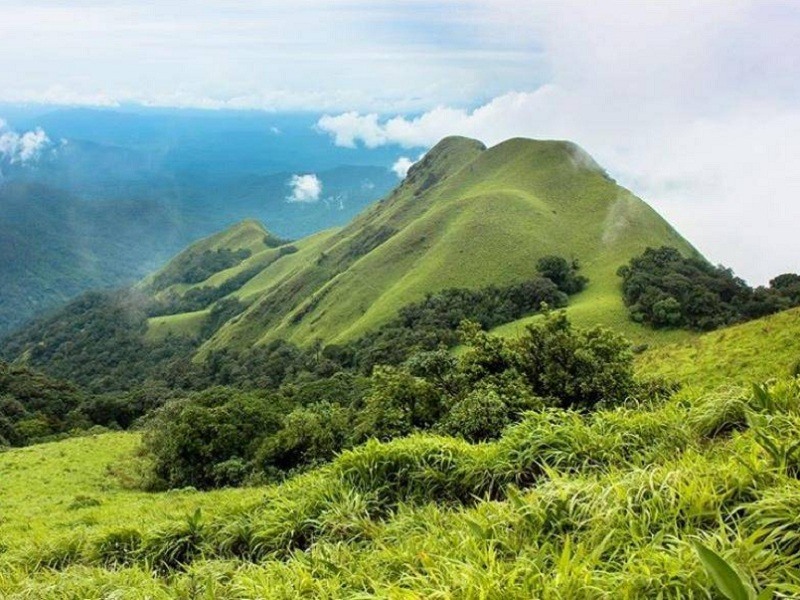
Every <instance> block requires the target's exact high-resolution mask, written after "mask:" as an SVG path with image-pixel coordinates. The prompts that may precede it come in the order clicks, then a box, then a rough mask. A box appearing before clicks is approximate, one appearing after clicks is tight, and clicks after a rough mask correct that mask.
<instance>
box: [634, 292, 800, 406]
mask: <svg viewBox="0 0 800 600" xmlns="http://www.w3.org/2000/svg"><path fill="white" fill-rule="evenodd" d="M637 363H638V368H639V370H640V371H641V372H643V373H647V374H648V375H652V376H660V377H666V378H668V379H673V380H677V381H681V382H682V383H684V384H686V385H690V386H694V387H696V388H698V389H702V390H711V389H714V388H717V387H719V386H721V385H741V384H746V383H748V382H752V381H765V380H767V379H769V378H771V377H786V376H788V375H790V374H794V371H795V368H796V367H797V366H798V365H800V309H797V308H795V309H791V310H787V311H784V312H781V313H777V314H775V315H771V316H768V317H764V318H763V319H758V320H755V321H750V322H748V323H744V324H742V325H737V326H734V327H727V328H725V329H720V330H718V331H714V332H711V333H707V334H704V335H702V336H697V337H695V338H693V339H690V340H686V341H683V342H679V343H674V344H669V345H666V346H664V347H660V348H653V349H651V350H649V351H647V352H645V353H644V354H642V355H641V356H639V357H638V358H637Z"/></svg>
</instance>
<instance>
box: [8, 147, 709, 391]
mask: <svg viewBox="0 0 800 600" xmlns="http://www.w3.org/2000/svg"><path fill="white" fill-rule="evenodd" d="M662 245H669V246H673V247H676V248H678V249H679V250H680V251H681V252H683V253H685V254H692V253H696V251H695V250H694V249H693V248H692V246H691V245H690V244H689V243H688V242H686V241H685V240H684V239H683V238H682V237H681V236H680V235H679V234H678V233H677V232H675V230H674V229H672V228H671V227H670V226H669V224H668V223H666V222H665V221H664V220H663V219H662V218H661V217H660V216H659V215H658V214H657V213H656V212H655V211H654V210H652V209H651V208H650V207H649V206H648V205H647V204H646V203H644V202H643V201H642V200H640V199H638V198H636V197H635V196H633V195H632V194H631V193H630V192H628V191H627V190H625V189H624V188H622V187H620V186H619V185H617V184H616V183H615V182H614V181H613V180H612V179H611V178H610V177H608V175H607V174H606V173H605V172H604V171H603V170H602V169H601V168H600V167H599V166H598V165H597V164H596V163H595V162H594V161H593V160H592V159H591V157H589V156H588V155H587V154H586V153H585V152H584V151H583V150H581V149H580V148H579V147H577V146H576V145H574V144H571V143H569V142H562V141H537V140H529V139H512V140H508V141H506V142H503V143H501V144H499V145H497V146H495V147H492V148H488V149H487V148H486V147H484V146H483V144H481V143H480V142H478V141H476V140H470V139H466V138H460V137H450V138H446V139H444V140H442V141H441V142H440V143H439V144H437V145H436V146H435V147H434V148H433V149H431V150H430V151H429V152H428V153H427V154H426V156H425V157H424V158H423V159H422V160H421V161H420V162H419V163H417V164H416V165H414V166H413V167H412V168H411V170H410V171H409V173H408V176H407V177H406V179H405V180H404V181H403V182H402V184H401V185H399V186H398V187H397V188H396V189H395V190H394V191H392V192H391V193H390V194H389V195H388V196H387V197H385V198H384V199H383V200H381V201H379V202H377V203H375V204H373V205H371V206H370V207H368V208H367V209H366V210H364V211H363V212H362V213H361V214H359V215H358V216H357V217H356V218H355V219H353V220H352V221H351V222H350V223H349V224H348V225H346V226H344V227H341V228H338V229H328V230H325V231H322V232H319V233H316V234H313V235H311V236H308V237H304V238H301V239H299V240H295V241H288V240H284V239H281V238H280V237H278V236H276V235H274V234H272V233H269V232H268V231H267V230H266V229H265V228H264V227H263V226H262V225H261V224H259V223H258V222H256V221H253V220H245V221H242V222H240V223H238V224H237V225H235V226H233V227H230V228H229V229H227V230H225V231H222V232H220V233H218V234H216V235H213V236H211V237H209V238H205V239H203V240H200V241H199V242H197V243H195V244H193V245H192V246H190V247H188V248H187V249H186V250H185V251H183V252H182V253H180V254H179V255H178V256H176V257H175V258H174V259H173V260H172V261H170V262H169V263H167V264H166V265H165V266H164V267H163V268H162V269H161V270H159V271H157V272H156V273H154V274H152V275H151V276H149V277H147V278H145V279H144V280H143V281H142V282H141V283H140V284H138V285H137V286H136V287H135V288H134V289H132V290H131V291H130V294H131V295H132V296H131V297H132V298H134V297H136V298H138V297H139V296H142V297H143V298H149V299H150V300H149V301H147V302H152V303H153V304H154V306H151V307H147V308H143V305H142V302H143V301H144V300H142V299H141V298H140V299H138V300H134V299H130V300H128V301H124V302H122V303H123V304H124V306H120V307H118V310H117V312H118V313H119V312H120V311H123V313H120V314H128V313H127V312H124V311H128V312H129V311H131V310H134V309H132V308H131V307H133V306H135V307H136V309H135V311H134V312H135V314H133V313H131V314H132V315H133V316H131V317H130V318H129V319H128V320H129V321H130V322H131V323H133V324H132V325H131V328H132V329H131V331H132V333H131V334H130V335H128V336H127V337H126V338H125V339H126V341H125V343H126V344H132V345H133V346H134V347H136V348H138V350H137V351H136V352H137V353H138V354H140V355H142V356H143V357H144V355H146V354H147V349H146V347H145V346H143V345H142V344H143V343H144V344H157V343H161V342H164V341H167V342H169V340H176V339H182V340H187V341H189V342H191V343H193V344H195V345H197V344H199V347H196V350H194V352H195V357H196V359H197V360H199V361H201V360H202V359H204V358H205V357H206V356H208V354H209V353H210V352H212V351H216V350H226V349H231V350H243V349H249V348H252V347H257V346H264V345H266V344H269V343H272V342H275V341H278V340H281V341H284V342H289V343H293V344H295V345H297V346H300V347H308V346H310V345H312V344H313V343H315V342H316V341H317V340H320V341H321V342H322V343H324V344H326V345H330V344H341V343H347V342H351V341H353V340H356V339H359V338H360V337H361V336H363V335H365V334H367V333H369V332H372V331H375V329H376V328H378V327H380V326H381V325H383V324H385V323H387V321H389V320H391V319H393V318H395V317H396V315H397V314H398V311H399V310H400V309H401V308H403V307H406V306H408V305H409V304H411V303H414V302H419V301H421V300H422V299H424V298H425V297H426V296H427V295H429V294H433V293H436V292H439V291H441V290H445V289H448V288H470V289H476V288H481V287H485V286H488V285H496V286H506V285H511V284H515V283H519V282H521V281H524V280H528V279H530V278H532V277H535V276H536V275H537V271H536V263H537V260H538V259H539V258H541V257H543V256H545V255H552V254H556V255H561V256H564V257H567V258H570V259H575V260H577V261H578V262H579V263H580V265H581V273H582V274H583V275H585V276H587V277H588V278H589V285H588V287H587V288H586V290H585V291H583V292H582V293H580V294H578V295H577V296H574V297H573V298H572V300H571V302H570V307H569V311H570V314H571V318H572V319H573V320H574V321H575V322H576V323H577V324H579V325H594V324H597V323H599V324H605V325H610V326H613V327H615V328H617V329H620V330H622V331H623V332H624V333H625V334H626V335H627V336H628V337H630V338H631V339H633V340H635V341H637V342H647V343H652V342H658V343H663V342H669V341H677V340H680V339H685V338H687V337H690V336H691V334H688V333H686V332H681V331H673V332H668V333H664V332H654V331H653V330H651V329H648V328H645V327H643V326H640V325H637V324H634V323H633V322H631V321H630V320H629V318H628V315H627V311H626V309H625V307H624V305H623V302H622V298H621V293H620V280H619V277H618V276H617V274H616V272H617V269H618V268H619V266H620V265H622V264H624V263H626V262H627V261H628V260H630V258H631V257H633V256H635V255H638V254H640V253H641V252H642V251H643V250H644V249H645V248H647V247H648V246H662ZM123 296H124V294H123V295H122V296H118V297H117V298H118V299H117V300H116V301H121V300H120V298H122V297H123ZM106 304H108V303H106ZM76 306H77V305H76ZM69 310H73V312H74V310H78V313H81V311H83V310H85V307H84V308H80V307H78V308H77V309H69V308H68V312H69ZM136 311H138V312H136ZM78 313H75V315H73V316H74V317H75V319H76V321H75V322H76V323H81V325H80V328H81V332H82V333H81V335H84V333H85V332H86V331H87V329H86V325H85V322H86V321H87V317H86V315H85V313H81V314H78ZM145 313H146V315H147V320H146V322H142V321H141V319H142V318H144V317H143V316H142V315H144V314H145ZM63 317H64V315H61V316H60V315H59V314H58V313H55V314H53V315H51V316H50V317H49V321H46V323H48V322H49V323H50V325H47V324H46V323H45V324H44V325H43V324H42V322H39V323H34V324H33V325H32V326H31V327H29V328H28V329H27V330H23V331H21V332H19V333H18V334H16V335H14V336H12V337H10V338H9V339H8V340H7V343H6V349H5V351H4V353H3V355H4V357H5V358H6V359H8V360H14V359H18V358H20V357H21V356H25V357H27V358H28V359H29V360H31V361H32V362H33V365H34V366H36V367H39V368H43V369H45V370H47V369H48V368H49V367H48V361H52V360H57V359H56V358H55V357H58V356H63V355H64V352H65V349H66V348H67V347H66V346H64V347H61V346H63V344H68V346H69V352H71V353H72V355H75V348H74V347H75V344H76V343H78V345H79V346H80V343H79V342H76V341H75V339H74V338H71V337H69V336H67V337H64V336H63V335H62V334H63V330H64V326H63V325H62V324H61V323H62V322H63V321H64V318H63ZM108 317H109V314H106V315H105V316H104V317H103V320H104V322H105V323H106V326H108V323H110V321H109V319H108ZM530 318H535V317H526V318H524V319H522V320H521V321H518V322H513V323H508V324H507V325H504V326H502V327H501V329H500V331H501V332H506V333H509V334H511V335H513V334H514V333H515V332H516V331H518V330H519V328H520V327H521V326H522V325H524V323H525V322H526V320H527V319H530ZM88 320H89V321H91V318H88ZM112 320H113V319H112ZM53 328H55V330H54V329H53ZM140 328H143V330H144V333H143V334H140V333H138V332H139V330H140ZM54 331H55V332H56V333H55V335H54V334H53V332H54ZM88 331H91V330H88ZM48 332H49V333H48ZM86 337H87V339H92V340H94V341H93V342H92V344H95V345H96V344H97V340H98V339H99V338H98V336H92V335H88V336H86ZM55 346H59V347H58V348H56V347H55ZM30 348H35V349H36V352H35V353H33V354H31V353H30V352H28V351H27V350H26V349H30ZM84 355H85V356H86V357H90V356H91V355H92V350H91V348H89V349H84ZM103 360H104V361H107V360H108V359H107V358H105V359H103ZM37 361H38V362H37ZM90 362H91V361H90ZM102 362H103V361H98V364H102ZM51 372H52V371H51ZM52 374H54V375H56V376H60V377H70V376H71V375H70V373H67V372H65V371H63V370H61V371H59V370H56V371H55V372H52ZM142 376H143V375H142Z"/></svg>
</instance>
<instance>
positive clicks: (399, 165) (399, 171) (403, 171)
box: [392, 156, 417, 179]
mask: <svg viewBox="0 0 800 600" xmlns="http://www.w3.org/2000/svg"><path fill="white" fill-rule="evenodd" d="M416 162H417V161H415V160H412V159H410V158H409V157H407V156H401V157H400V158H398V159H397V160H396V161H395V163H394V164H393V165H392V171H393V172H394V174H395V175H397V176H398V177H399V178H400V179H405V178H406V175H408V170H409V169H410V168H411V167H413V166H414V164H415V163H416Z"/></svg>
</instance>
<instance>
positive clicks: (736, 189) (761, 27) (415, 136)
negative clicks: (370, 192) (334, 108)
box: [319, 0, 800, 283]
mask: <svg viewBox="0 0 800 600" xmlns="http://www.w3.org/2000/svg"><path fill="white" fill-rule="evenodd" d="M489 1H492V0H489ZM531 6H532V8H531V10H532V11H533V12H532V14H534V16H535V19H534V21H535V26H534V27H533V28H531V30H530V35H532V36H534V37H536V38H537V39H538V40H539V41H540V42H541V44H542V55H543V59H542V60H543V62H544V63H545V64H546V65H547V70H548V71H549V76H548V83H547V84H545V85H541V86H539V87H538V88H534V89H529V90H524V88H522V89H523V91H517V92H508V93H504V94H499V95H495V96H494V97H493V98H492V99H490V100H488V101H486V102H484V103H483V104H482V105H480V106H478V107H477V108H471V109H464V108H459V107H451V106H440V107H438V108H435V109H432V110H428V111H425V112H423V113H421V114H418V115H416V116H414V117H404V116H397V117H387V116H384V117H381V116H379V115H378V114H377V113H373V112H367V113H361V114H359V113H353V112H349V113H346V117H344V118H343V116H342V115H340V116H330V117H327V118H326V119H324V120H321V121H320V123H319V128H320V129H321V130H323V131H325V132H327V133H328V134H330V135H331V136H332V138H333V140H334V142H335V143H337V144H339V145H344V146H353V145H357V144H363V145H364V146H367V147H376V146H380V145H388V144H396V145H399V146H401V147H406V148H409V147H414V146H426V147H429V146H431V145H432V144H434V143H436V142H437V141H438V140H439V139H441V138H442V137H444V136H446V135H454V134H458V135H465V136H469V137H474V138H478V139H480V140H482V141H484V142H485V143H487V144H488V145H492V144H495V143H498V142H500V141H502V140H504V139H507V138H509V137H515V136H526V137H532V138H538V139H569V140H572V141H575V142H577V143H578V144H580V145H581V146H582V147H583V148H585V149H586V150H587V151H588V152H589V153H590V154H591V155H592V156H593V157H594V158H595V159H596V160H597V162H598V163H600V165H601V166H602V167H604V168H606V169H607V170H608V171H609V173H610V174H611V175H612V176H614V177H615V178H616V179H617V180H619V181H620V183H622V184H623V185H625V186H627V187H629V188H631V189H632V190H633V191H634V192H635V193H637V194H638V195H640V196H641V197H643V198H644V199H646V200H647V201H648V202H650V203H651V204H652V205H653V206H654V207H655V208H656V209H657V210H659V212H661V213H662V214H663V215H665V216H666V217H667V219H668V220H669V221H670V222H672V223H673V224H674V225H675V226H676V227H677V228H678V230H679V231H680V232H681V233H683V234H684V235H685V236H686V237H687V238H688V239H689V240H690V241H692V242H693V243H695V244H696V245H697V246H698V247H699V249H700V250H701V251H702V252H703V253H704V254H706V256H708V257H709V259H711V260H712V261H714V262H722V263H724V264H727V265H729V266H732V267H733V268H734V270H736V271H737V272H738V273H739V274H741V275H742V276H744V277H745V278H747V279H748V280H749V281H751V282H754V283H763V282H765V281H766V280H767V279H769V278H770V277H771V276H773V275H775V274H776V273H779V272H783V271H800V245H799V244H798V242H797V234H796V224H797V223H800V201H799V200H798V199H799V198H800V170H798V169H797V165H798V164H800V78H797V77H796V73H797V72H798V71H800V42H798V40H800V6H798V5H797V4H794V3H785V2H754V1H750V0H732V1H731V2H725V3H706V2H700V1H694V0H685V1H681V2H669V3H666V2H665V3H653V2H633V1H625V0H621V1H619V2H614V3H589V2H574V1H565V2H559V3H542V4H538V5H535V6H534V5H533V3H532V5H531ZM496 18H497V19H503V18H504V17H503V11H502V10H501V11H498V16H497V17H496Z"/></svg>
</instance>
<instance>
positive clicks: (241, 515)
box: [0, 310, 800, 599]
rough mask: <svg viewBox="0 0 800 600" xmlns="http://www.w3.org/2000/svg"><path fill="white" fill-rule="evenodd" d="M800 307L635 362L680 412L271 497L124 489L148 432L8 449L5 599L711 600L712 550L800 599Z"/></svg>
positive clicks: (531, 417) (573, 416)
mask: <svg viewBox="0 0 800 600" xmlns="http://www.w3.org/2000/svg"><path fill="white" fill-rule="evenodd" d="M799 313H800V311H797V310H793V311H787V312H786V313H782V314H779V315H775V316H772V317H768V318H766V319H762V320H760V321H756V322H752V323H748V324H745V325H742V326H738V327H733V328H729V329H727V330H723V331H719V332H714V333H711V334H706V335H704V336H701V337H699V338H698V340H696V341H691V342H688V343H686V342H684V343H683V344H682V345H674V346H670V347H665V348H659V349H655V350H652V351H650V352H648V353H645V354H644V355H641V356H640V363H639V369H640V371H642V373H643V374H647V375H667V376H670V377H672V378H675V379H679V380H682V381H683V382H684V383H686V384H687V385H686V387H684V388H683V389H682V390H681V391H679V392H678V393H677V394H675V395H674V396H673V397H672V398H670V399H668V400H651V399H648V398H643V399H641V400H639V401H631V402H630V403H629V404H628V405H625V406H622V407H618V408H606V409H601V410H598V411H597V412H595V413H593V414H588V415H587V414H580V413H577V412H571V411H562V410H548V411H543V412H536V413H529V414H528V415H527V416H526V417H525V418H524V420H523V421H522V422H521V423H519V424H517V425H514V426H512V427H510V428H508V429H507V430H506V431H505V432H504V434H503V436H502V437H501V438H500V439H499V440H497V441H495V442H490V443H483V444H469V443H467V442H464V441H462V440H456V439H452V438H446V437H437V436H433V435H427V434H426V435H416V436H412V437H409V438H403V439H398V440H394V441H391V442H387V443H378V442H375V441H372V442H369V443H367V444H366V445H364V446H361V447H358V448H355V449H353V450H350V451H346V452H344V453H343V454H341V455H340V456H339V457H338V458H336V459H335V460H334V461H333V462H332V463H330V464H328V465H325V466H322V467H319V468H317V469H315V470H313V471H310V472H308V473H306V474H303V475H299V476H295V477H293V478H291V479H289V480H288V481H286V482H285V483H283V484H280V485H275V486H271V487H264V488H249V489H238V490H221V491H215V492H204V493H199V492H196V491H194V490H182V491H177V492H167V493H143V492H139V491H136V490H135V489H130V484H131V483H132V481H131V480H130V477H131V475H130V474H131V473H135V472H136V470H135V469H133V468H132V467H131V465H135V464H136V461H137V460H139V459H137V458H136V448H137V444H138V437H137V436H136V434H128V433H112V434H103V435H96V436H87V437H83V438H75V439H69V440H64V441H61V442H56V443H50V444H43V445H40V446H34V447H30V448H23V449H15V450H11V451H7V452H5V453H2V454H0V514H2V520H0V596H2V597H3V598H10V599H16V598H20V599H22V598H37V599H38V598H44V599H47V598H53V599H55V598H101V597H114V598H137V599H144V598H149V599H150V598H187V599H188V598H236V599H245V598H259V597H269V598H279V599H280V598H286V599H288V598H303V597H307V598H331V599H332V598H475V599H480V598H510V599H515V598H532V597H534V598H553V599H567V598H568V599H572V598H578V599H581V598H585V599H594V598H603V599H605V598H608V599H612V598H613V599H616V598H628V599H638V598H654V597H661V598H708V597H717V596H716V595H714V594H715V593H716V592H714V591H713V589H714V582H713V580H712V578H711V576H710V575H709V573H708V572H707V571H706V569H705V568H704V566H703V562H702V561H701V558H700V556H699V555H698V552H697V547H700V546H701V547H703V548H708V549H710V550H711V551H713V552H714V553H716V554H717V555H719V556H721V557H722V559H723V560H724V561H725V562H726V563H727V564H729V565H731V567H732V568H733V569H734V570H735V572H736V573H738V574H740V575H741V576H742V579H743V580H744V581H747V582H751V583H752V586H753V587H754V589H759V590H764V589H769V590H770V591H771V593H772V594H773V597H776V598H793V597H797V595H798V594H800V543H799V542H798V541H797V536H796V533H795V532H796V530H797V514H798V512H799V511H800V480H799V479H798V476H799V475H800V451H798V450H797V448H798V447H800V433H798V432H800V379H793V378H786V377H785V376H783V375H784V373H783V371H784V369H783V367H782V366H781V365H783V364H784V363H786V361H787V360H788V359H789V357H791V356H793V353H794V351H795V348H796V344H795V343H793V342H792V340H795V339H796V338H797V337H798V336H796V335H795V334H796V333H797V332H798V330H800V314H799ZM740 346H743V347H744V350H745V351H744V352H739V348H740ZM687 348H703V349H704V350H703V353H704V354H701V355H698V354H696V353H695V354H691V355H688V356H687V355H686V354H685V352H686V349H687ZM759 349H761V350H762V352H760V353H759V352H758V350H759ZM753 353H755V355H756V356H761V357H763V358H764V361H763V363H760V364H758V365H757V366H756V367H753V366H752V365H753V364H755V363H747V364H744V363H742V357H743V356H746V355H752V354H753ZM704 357H707V358H704ZM711 357H713V358H714V360H711ZM726 357H727V360H726ZM670 361H672V362H670ZM756 362H757V361H756ZM748 365H750V366H748ZM720 370H721V371H722V372H723V375H718V373H719V372H720ZM762 375H763V376H764V377H763V378H766V379H773V382H772V383H771V384H769V385H767V386H763V387H761V388H759V390H757V391H754V390H753V389H752V388H751V387H749V386H744V387H736V386H733V385H732V383H733V382H735V381H739V380H746V381H748V382H749V381H750V379H751V378H752V377H754V376H759V377H760V376H762ZM712 378H713V381H720V382H722V383H723V384H725V385H723V386H722V387H719V386H718V387H717V388H716V389H715V391H713V392H711V391H708V385H710V384H709V381H711V380H712ZM776 378H777V379H776ZM698 382H700V383H704V384H705V385H706V387H703V385H700V384H699V383H698ZM698 545H699V546H698Z"/></svg>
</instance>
